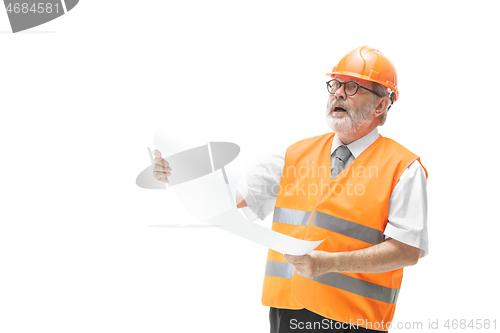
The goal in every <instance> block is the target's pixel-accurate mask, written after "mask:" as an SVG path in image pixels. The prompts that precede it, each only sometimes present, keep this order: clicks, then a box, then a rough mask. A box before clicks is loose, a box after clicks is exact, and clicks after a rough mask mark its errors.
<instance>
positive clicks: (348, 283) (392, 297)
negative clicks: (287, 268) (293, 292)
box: [297, 272, 399, 304]
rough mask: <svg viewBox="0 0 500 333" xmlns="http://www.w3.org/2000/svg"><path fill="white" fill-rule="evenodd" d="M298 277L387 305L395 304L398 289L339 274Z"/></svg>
mask: <svg viewBox="0 0 500 333" xmlns="http://www.w3.org/2000/svg"><path fill="white" fill-rule="evenodd" d="M297 273H298V274H299V275H300V276H303V277H305V278H306V279H309V280H314V281H316V282H319V283H322V284H326V285H328V286H330V287H334V288H338V289H342V290H345V291H348V292H351V293H353V294H356V295H359V296H363V297H367V298H371V299H374V300H377V301H381V302H384V303H389V304H396V301H397V300H398V295H399V289H393V288H388V287H384V286H381V285H378V284H375V283H371V282H367V281H364V280H360V279H356V278H353V277H352V276H347V275H344V274H340V273H326V274H323V275H320V276H316V277H313V278H309V277H307V276H304V275H302V274H300V273H299V272H297Z"/></svg>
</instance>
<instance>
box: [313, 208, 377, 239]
mask: <svg viewBox="0 0 500 333" xmlns="http://www.w3.org/2000/svg"><path fill="white" fill-rule="evenodd" d="M312 225H315V226H317V227H320V228H323V229H327V230H330V231H333V232H336V233H338V234H341V235H344V236H348V237H351V238H355V239H358V240H360V241H363V242H366V243H369V244H378V243H382V242H383V241H384V239H385V237H384V233H383V232H382V231H380V230H377V229H373V228H370V227H367V226H364V225H362V224H359V223H356V222H351V221H348V220H344V219H341V218H338V217H336V216H333V215H328V214H325V213H322V212H316V213H315V214H314V217H313V221H312Z"/></svg>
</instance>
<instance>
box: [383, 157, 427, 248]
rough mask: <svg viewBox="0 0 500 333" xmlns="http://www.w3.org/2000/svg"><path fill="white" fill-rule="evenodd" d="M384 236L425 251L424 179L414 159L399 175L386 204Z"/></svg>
mask: <svg viewBox="0 0 500 333" xmlns="http://www.w3.org/2000/svg"><path fill="white" fill-rule="evenodd" d="M384 234H385V236H386V238H393V239H395V240H397V241H400V242H402V243H405V244H408V245H411V246H413V247H417V248H419V249H421V250H423V251H424V254H423V255H424V256H425V255H427V254H428V253H429V241H428V233H427V179H426V176H425V171H424V169H423V168H422V166H421V164H420V163H419V162H418V161H415V162H413V163H412V164H411V165H410V166H409V167H408V168H407V169H406V170H405V171H404V172H403V174H402V175H401V177H400V179H399V182H398V183H397V184H396V186H395V187H394V190H393V192H392V195H391V199H390V203H389V222H388V223H387V226H386V228H385V231H384Z"/></svg>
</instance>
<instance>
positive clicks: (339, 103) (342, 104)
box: [328, 99, 351, 114]
mask: <svg viewBox="0 0 500 333" xmlns="http://www.w3.org/2000/svg"><path fill="white" fill-rule="evenodd" d="M337 106H340V107H341V108H344V110H346V111H347V113H348V114H350V113H351V112H350V110H349V108H348V106H347V103H345V102H344V101H342V100H338V99H336V100H334V101H333V102H332V104H330V107H329V108H328V114H330V112H332V111H333V109H335V108H336V107H337Z"/></svg>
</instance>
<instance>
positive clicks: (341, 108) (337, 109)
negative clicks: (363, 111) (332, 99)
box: [333, 106, 346, 112]
mask: <svg viewBox="0 0 500 333" xmlns="http://www.w3.org/2000/svg"><path fill="white" fill-rule="evenodd" d="M333 112H346V110H345V109H344V108H343V107H341V106H336V107H335V108H334V109H333Z"/></svg>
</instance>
